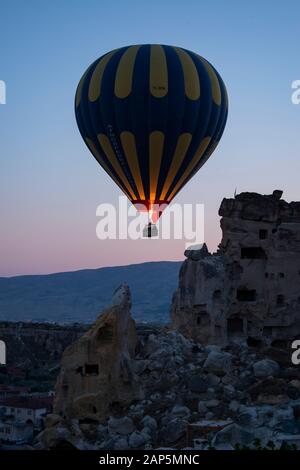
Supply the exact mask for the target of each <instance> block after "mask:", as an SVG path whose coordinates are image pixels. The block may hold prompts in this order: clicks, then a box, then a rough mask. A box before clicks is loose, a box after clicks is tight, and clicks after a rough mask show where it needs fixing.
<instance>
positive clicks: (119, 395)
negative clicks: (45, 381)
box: [54, 285, 141, 421]
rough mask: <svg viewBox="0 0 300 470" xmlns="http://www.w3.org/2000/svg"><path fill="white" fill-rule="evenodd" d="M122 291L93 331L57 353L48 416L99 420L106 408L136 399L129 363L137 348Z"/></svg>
mask: <svg viewBox="0 0 300 470" xmlns="http://www.w3.org/2000/svg"><path fill="white" fill-rule="evenodd" d="M130 308H131V296H130V290H129V288H128V286H127V285H123V286H121V287H120V288H119V289H117V290H116V292H115V293H114V296H113V301H112V304H111V306H110V307H109V308H108V309H106V310H104V312H103V313H102V315H100V316H99V317H98V319H97V320H96V322H95V323H94V325H93V326H92V328H91V329H90V330H88V331H87V332H86V333H85V334H84V335H83V336H82V337H81V338H79V339H78V340H77V341H76V342H75V343H73V344H72V345H70V346H69V347H68V348H67V349H66V350H65V351H64V353H63V357H62V361H61V371H60V374H59V377H58V380H57V384H56V398H55V402H54V412H55V413H56V414H60V415H61V416H63V417H68V416H72V417H73V418H78V419H80V418H84V419H87V418H89V419H93V420H98V421H101V420H104V419H105V418H106V417H107V416H108V414H109V409H110V405H111V404H112V403H114V404H115V405H117V404H118V405H119V406H125V405H129V404H130V403H132V402H133V401H134V400H136V399H138V398H141V389H140V386H139V383H138V379H137V376H136V375H135V374H134V372H133V367H132V361H133V358H134V355H135V350H136V346H137V342H138V339H137V334H136V327H135V322H134V320H133V319H132V318H131V316H130Z"/></svg>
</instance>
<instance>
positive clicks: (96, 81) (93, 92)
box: [89, 49, 118, 101]
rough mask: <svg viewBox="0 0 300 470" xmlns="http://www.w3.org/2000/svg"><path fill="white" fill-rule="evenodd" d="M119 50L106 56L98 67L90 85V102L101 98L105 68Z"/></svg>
mask: <svg viewBox="0 0 300 470" xmlns="http://www.w3.org/2000/svg"><path fill="white" fill-rule="evenodd" d="M117 50H118V49H115V50H114V51H111V52H109V53H108V54H106V55H105V56H104V57H103V58H102V59H101V60H100V61H99V62H98V64H97V65H96V67H95V70H94V72H93V74H92V77H91V80H90V84H89V100H90V101H96V100H97V99H98V98H99V97H100V93H101V82H102V77H103V74H104V71H105V68H106V66H107V64H108V62H109V61H110V59H111V58H112V56H113V55H114V54H115V53H116V51H117Z"/></svg>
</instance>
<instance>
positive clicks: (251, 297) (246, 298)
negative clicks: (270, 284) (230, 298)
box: [236, 288, 256, 302]
mask: <svg viewBox="0 0 300 470" xmlns="http://www.w3.org/2000/svg"><path fill="white" fill-rule="evenodd" d="M236 298H237V300H239V301H240V302H254V301H255V300H256V290H255V289H243V288H242V289H238V290H237V291H236Z"/></svg>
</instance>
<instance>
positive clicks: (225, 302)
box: [171, 190, 300, 347]
mask: <svg viewBox="0 0 300 470" xmlns="http://www.w3.org/2000/svg"><path fill="white" fill-rule="evenodd" d="M281 196H282V191H278V190H277V191H274V192H273V194H272V195H261V194H257V193H241V194H239V195H236V196H235V198H234V199H223V201H222V204H221V207H220V210H219V215H220V216H222V219H221V228H222V232H223V236H222V241H221V244H220V245H219V250H218V252H217V253H215V254H213V255H211V254H210V253H209V252H208V250H207V248H206V246H205V245H204V246H203V247H202V249H200V250H195V249H192V250H187V251H186V252H185V255H186V257H187V260H186V261H185V262H184V263H183V266H182V268H181V271H180V275H179V287H178V290H177V292H176V293H175V295H174V298H173V303H172V307H171V317H172V324H173V327H174V329H177V330H179V331H180V332H181V333H182V334H184V335H185V336H187V337H189V338H194V339H197V340H199V341H201V343H203V344H227V343H228V342H230V341H231V340H234V341H237V340H239V341H248V343H250V344H253V345H254V344H256V345H258V344H260V343H266V344H272V345H281V346H282V347H285V346H287V343H289V342H290V341H292V340H293V339H295V338H296V337H297V336H299V335H300V202H291V203H287V202H285V201H283V200H281Z"/></svg>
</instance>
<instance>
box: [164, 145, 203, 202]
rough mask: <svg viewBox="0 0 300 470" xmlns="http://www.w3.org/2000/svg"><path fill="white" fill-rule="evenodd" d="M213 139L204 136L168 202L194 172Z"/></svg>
mask: <svg viewBox="0 0 300 470" xmlns="http://www.w3.org/2000/svg"><path fill="white" fill-rule="evenodd" d="M210 141H211V137H204V139H203V140H202V141H201V143H200V145H199V147H198V149H197V151H196V153H195V155H194V157H193V159H192V160H191V161H190V163H189V164H188V166H187V168H186V169H185V171H184V173H183V175H182V176H181V177H180V178H179V180H178V181H177V183H176V186H175V188H174V189H173V191H172V192H171V194H170V196H169V197H168V199H167V200H168V202H170V201H171V200H172V199H173V197H174V195H175V194H176V193H177V191H179V189H180V188H181V186H182V185H183V183H184V182H185V180H186V179H187V178H188V177H189V175H190V174H191V173H192V171H193V170H194V168H195V167H196V165H197V163H199V160H200V159H201V157H202V156H203V154H204V152H205V150H206V149H207V147H208V145H209V143H210Z"/></svg>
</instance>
